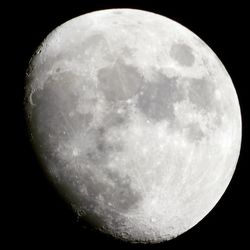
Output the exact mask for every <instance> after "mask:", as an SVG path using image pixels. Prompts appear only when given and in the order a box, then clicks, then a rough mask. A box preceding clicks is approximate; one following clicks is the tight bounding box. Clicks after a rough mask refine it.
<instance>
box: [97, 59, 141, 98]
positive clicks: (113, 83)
mask: <svg viewBox="0 0 250 250" xmlns="http://www.w3.org/2000/svg"><path fill="white" fill-rule="evenodd" d="M98 78H99V82H100V89H101V90H102V91H103V93H104V95H105V97H106V99H107V100H108V101H120V100H121V101H122V100H127V99H128V98H130V97H133V96H134V95H135V94H136V93H137V92H138V90H139V88H140V86H141V84H142V81H143V79H142V77H141V76H140V74H139V73H138V72H137V70H136V69H135V68H134V67H132V66H129V65H126V64H125V63H123V62H122V60H117V61H116V62H115V63H114V65H113V66H111V67H106V68H103V69H100V70H99V72H98Z"/></svg>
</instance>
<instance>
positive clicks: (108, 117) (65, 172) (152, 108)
mask: <svg viewBox="0 0 250 250" xmlns="http://www.w3.org/2000/svg"><path fill="white" fill-rule="evenodd" d="M26 111H27V117H28V126H29V130H30V133H31V139H32V144H33V145H34V149H35V151H36V153H37V155H38V156H39V158H40V160H41V164H42V166H43V168H44V170H45V171H46V173H47V175H48V178H50V179H51V181H52V182H53V184H54V185H55V186H56V188H57V190H58V191H59V192H60V193H61V194H62V195H63V197H64V199H65V200H66V201H67V202H68V203H69V204H70V205H71V206H72V208H73V209H74V211H75V212H76V213H77V214H78V216H80V217H81V219H82V220H83V221H87V222H88V223H89V224H91V225H92V226H93V228H95V229H97V230H100V231H102V232H104V233H106V234H110V235H113V236H114V237H116V238H120V239H122V240H125V241H129V242H141V243H143V242H144V243H147V242H148V243H155V242H161V241H165V240H169V239H172V238H174V237H176V236H178V235H180V234H182V233H183V232H185V231H187V230H189V229H190V228H192V227H193V226H194V225H195V224H197V223H198V222H199V221H200V220H202V219H203V218H204V216H206V215H207V214H208V213H209V211H211V209H212V208H213V207H214V206H215V204H216V203H217V202H218V201H219V199H220V198H221V196H222V195H223V193H224V191H225V189H226V188H227V186H228V184H229V182H230V180H231V178H232V175H233V173H234V170H235V167H236V164H237V160H238V157H239V151H240V144H241V114H240V107H239V102H238V98H237V94H236V91H235V89H234V86H233V83H232V80H231V78H230V76H229V74H228V73H227V71H226V69H225V68H224V66H223V64H222V63H221V61H220V60H219V59H218V57H217V56H216V55H215V53H214V52H213V51H212V50H211V49H210V48H209V47H208V46H207V45H206V44H205V43H204V42H203V41H202V40H201V39H200V38H199V37H198V36H196V35H195V34H194V33H192V32H191V31H190V30H188V29H187V28H185V27H183V26H182V25H180V24H178V23H177V22H175V21H172V20H170V19H168V18H166V17H163V16H160V15H158V14H154V13H150V12H146V11H141V10H134V9H110V10H102V11H96V12H92V13H89V14H85V15H82V16H79V17H77V18H74V19H72V20H70V21H68V22H66V23H64V24H62V25H61V26H59V27H58V28H56V29H55V30H54V31H52V32H51V34H49V35H48V37H47V38H46V39H45V40H44V41H43V43H42V44H41V46H40V47H39V48H38V50H37V52H36V53H35V54H34V56H33V57H32V60H31V62H30V66H29V69H28V71H27V85H26Z"/></svg>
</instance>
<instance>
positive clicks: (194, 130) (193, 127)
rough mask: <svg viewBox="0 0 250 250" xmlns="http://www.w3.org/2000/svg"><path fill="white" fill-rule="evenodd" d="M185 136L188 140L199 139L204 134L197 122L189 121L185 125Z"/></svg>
mask: <svg viewBox="0 0 250 250" xmlns="http://www.w3.org/2000/svg"><path fill="white" fill-rule="evenodd" d="M187 129H188V133H187V137H188V139H189V140H190V141H200V140H201V139H202V138H203V137H205V134H204V133H203V132H202V130H201V128H200V126H199V124H198V123H191V124H189V125H188V126H187Z"/></svg>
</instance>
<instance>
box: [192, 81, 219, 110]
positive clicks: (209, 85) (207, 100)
mask: <svg viewBox="0 0 250 250" xmlns="http://www.w3.org/2000/svg"><path fill="white" fill-rule="evenodd" d="M189 83H190V86H189V88H188V96H189V99H190V101H191V102H192V103H194V104H195V105H197V107H198V108H203V109H204V110H206V111H210V110H212V109H213V107H214V106H215V105H214V102H215V98H214V90H215V87H214V83H213V82H212V81H209V80H207V79H206V78H201V79H194V78H191V79H189Z"/></svg>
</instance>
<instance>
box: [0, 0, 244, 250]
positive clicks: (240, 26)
mask: <svg viewBox="0 0 250 250" xmlns="http://www.w3.org/2000/svg"><path fill="white" fill-rule="evenodd" d="M188 2H189V3H188V4H185V5H183V3H181V2H180V1H176V2H175V4H174V3H170V1H162V2H161V1H156V0H155V1H118V0H117V1H101V0H100V1H97V0H92V1H84V0H82V1H73V0H71V1H70V0H68V1H52V0H51V1H47V2H46V1H33V2H27V1H16V2H9V4H8V6H3V7H2V9H1V12H2V16H4V17H5V19H4V22H3V23H2V26H3V27H4V28H6V31H5V29H4V32H6V34H5V36H4V37H5V38H6V39H4V40H5V42H7V45H6V47H4V48H3V50H5V51H3V52H7V54H8V59H6V61H5V62H6V63H5V66H6V71H4V72H3V74H4V75H5V76H6V75H7V76H8V77H7V81H5V83H4V85H5V86H7V88H9V89H8V90H7V91H2V95H1V96H2V100H4V106H3V110H4V111H6V110H7V112H6V113H7V114H6V117H4V118H3V121H4V122H3V123H5V124H7V126H8V128H7V129H8V130H9V131H8V132H6V133H4V134H5V135H4V136H6V137H7V140H6V142H4V143H5V144H4V148H5V149H6V154H5V153H4V154H5V155H3V156H7V161H6V162H5V163H4V164H3V168H4V169H7V174H6V175H5V174H2V180H3V181H7V184H6V185H5V186H4V188H3V189H2V190H3V193H4V194H5V195H6V197H7V199H6V201H4V202H3V204H4V205H2V207H5V208H7V209H6V210H7V211H6V213H4V214H3V215H6V216H4V217H5V218H4V219H7V224H6V226H5V225H4V226H3V224H2V227H3V229H4V232H5V233H6V236H5V235H4V239H5V240H7V244H8V247H7V248H6V249H11V246H12V245H15V246H16V247H18V248H21V247H25V249H38V248H39V247H43V248H45V247H46V248H50V247H52V246H54V247H55V249H61V248H62V249H64V248H68V249H103V248H109V249H110V248H113V249H183V248H190V249H191V248H192V249H206V248H208V249H210V248H212V249H217V248H219V247H223V248H228V247H234V248H236V247H237V248H238V249H242V248H243V247H244V245H245V244H246V246H247V245H248V244H247V242H248V240H247V239H248V232H247V230H248V229H247V227H246V228H245V225H247V224H249V214H248V213H249V206H248V204H247V202H248V199H249V187H248V182H249V181H248V178H249V177H248V173H247V172H248V170H247V163H246V158H247V150H248V148H247V146H248V145H247V138H248V131H247V124H248V121H249V114H248V111H247V108H248V107H247V105H248V101H247V100H248V97H247V96H248V84H249V80H248V79H247V77H246V75H247V74H248V71H249V70H248V66H249V61H247V60H246V59H245V58H247V53H248V50H249V49H248V48H247V47H249V45H248V41H249V40H248V37H247V32H248V30H249V27H248V25H247V13H246V10H247V6H246V5H241V4H240V3H234V4H229V3H226V4H225V5H222V4H221V5H220V6H219V5H218V1H217V3H212V2H209V1H200V2H199V3H197V4H195V3H192V4H191V2H190V1H188ZM228 2H229V1H228ZM233 2H235V1H233ZM107 8H137V9H143V10H148V11H151V12H155V13H159V14H162V15H165V16H167V17H169V18H171V19H173V20H175V21H177V22H179V23H181V24H183V25H184V26H186V27H187V28H189V29H190V30H192V31H193V32H194V33H196V34H197V35H198V36H199V37H200V38H202V39H203V40H204V41H205V42H206V43H207V44H208V45H209V46H210V47H211V48H212V49H213V50H214V52H215V53H216V54H217V55H218V57H219V58H220V59H221V61H222V62H223V64H224V65H225V67H226V69H227V71H228V72H229V74H230V76H231V78H232V80H233V82H234V85H235V88H236V91H237V94H238V97H239V101H240V105H241V111H242V119H243V141H242V148H241V155H240V158H239V162H238V165H237V169H236V171H235V174H234V177H233V179H232V181H231V183H230V185H229V187H228V189H227V190H226V192H225V194H224V196H223V197H222V198H221V200H220V202H219V203H218V204H217V205H216V207H215V208H214V209H213V210H212V211H211V212H210V213H209V214H208V215H207V216H206V217H205V218H204V219H203V220H202V221H201V222H200V223H198V224H197V226H195V227H193V228H192V229H190V230H189V231H188V232H186V233H184V234H182V235H181V236H179V237H177V238H176V239H173V240H171V241H169V242H165V243H161V244H155V245H131V244H128V243H124V242H120V241H117V240H114V239H111V238H109V237H106V236H102V235H97V234H95V233H91V232H87V231H84V230H82V229H81V228H80V227H79V226H78V224H77V223H76V222H75V217H74V216H73V215H72V213H71V210H70V208H69V207H67V205H66V204H65V203H64V202H63V201H62V200H61V199H60V197H59V196H58V195H57V193H56V192H55V190H54V189H53V188H52V187H51V185H49V183H48V181H47V180H46V178H45V177H44V175H43V172H42V170H41V169H40V167H39V165H38V163H37V161H36V158H35V156H34V154H33V152H32V149H31V146H30V144H29V141H28V137H27V132H26V129H25V120H24V113H23V94H24V77H25V70H26V68H27V66H28V62H29V59H30V57H31V56H32V54H33V52H34V51H35V49H36V48H37V46H38V45H39V44H40V43H41V42H42V40H43V39H44V38H45V36H46V35H47V34H48V33H49V32H51V31H52V30H53V29H54V28H56V27H57V26H58V25H60V24H62V23H64V22H65V21H67V20H69V19H71V18H73V17H76V16H79V15H81V14H84V13H87V12H90V11H95V10H99V9H107ZM4 152H5V151H4ZM248 165H249V164H248ZM4 197H5V196H4ZM248 231H249V230H248ZM3 249H5V248H3Z"/></svg>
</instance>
